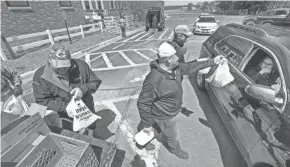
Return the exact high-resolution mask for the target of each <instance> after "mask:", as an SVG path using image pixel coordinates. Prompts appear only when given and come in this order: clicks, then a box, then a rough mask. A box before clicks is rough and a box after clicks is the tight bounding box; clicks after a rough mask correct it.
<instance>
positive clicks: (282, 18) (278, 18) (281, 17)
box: [273, 9, 287, 25]
mask: <svg viewBox="0 0 290 167" xmlns="http://www.w3.org/2000/svg"><path fill="white" fill-rule="evenodd" d="M286 16H287V10H282V9H281V10H276V12H275V18H274V19H273V24H274V25H284V24H285V22H286Z"/></svg>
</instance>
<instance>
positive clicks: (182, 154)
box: [173, 150, 189, 159]
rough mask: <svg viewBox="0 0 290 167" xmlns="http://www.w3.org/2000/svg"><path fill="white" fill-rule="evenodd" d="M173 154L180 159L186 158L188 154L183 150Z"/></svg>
mask: <svg viewBox="0 0 290 167" xmlns="http://www.w3.org/2000/svg"><path fill="white" fill-rule="evenodd" d="M173 154H175V155H176V156H177V157H179V158H180V159H188V158H189V154H188V153H187V152H185V151H183V150H180V151H179V152H177V153H173Z"/></svg>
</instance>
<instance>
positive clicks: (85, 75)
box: [32, 43, 102, 128]
mask: <svg viewBox="0 0 290 167" xmlns="http://www.w3.org/2000/svg"><path fill="white" fill-rule="evenodd" d="M101 83H102V81H101V80H100V79H99V78H98V77H97V76H96V75H95V73H94V72H93V71H92V70H91V69H90V67H89V66H88V64H87V63H85V62H84V61H82V60H79V59H72V58H71V55H70V52H69V51H68V49H66V48H65V47H64V46H62V45H60V44H58V43H56V44H54V45H52V46H51V47H50V48H49V51H48V62H47V63H46V64H45V65H44V66H43V67H40V68H39V69H37V71H36V72H35V74H34V77H33V84H32V86H33V93H34V97H35V100H36V103H38V104H40V105H43V106H47V110H52V111H54V112H53V113H52V114H49V115H48V116H46V117H45V118H44V120H45V121H46V123H47V124H48V125H51V126H57V127H61V125H62V124H61V123H60V120H63V119H66V120H72V118H70V117H69V116H68V113H67V111H66V107H67V105H68V103H69V102H70V101H71V99H72V98H74V99H76V100H78V99H82V100H83V102H84V103H85V104H86V106H87V107H88V108H89V109H90V110H91V111H92V112H93V113H94V112H95V108H94V101H93V96H92V93H94V92H96V91H97V89H98V88H99V86H100V84H101ZM61 128H62V127H61ZM89 128H94V125H91V126H90V127H89Z"/></svg>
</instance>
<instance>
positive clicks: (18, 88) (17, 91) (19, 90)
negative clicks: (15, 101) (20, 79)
mask: <svg viewBox="0 0 290 167" xmlns="http://www.w3.org/2000/svg"><path fill="white" fill-rule="evenodd" d="M13 91H14V95H15V96H16V97H17V96H19V95H22V93H23V91H22V88H21V86H15V88H14V90H13Z"/></svg>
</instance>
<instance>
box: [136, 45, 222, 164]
mask: <svg viewBox="0 0 290 167" xmlns="http://www.w3.org/2000/svg"><path fill="white" fill-rule="evenodd" d="M176 53H177V52H176V50H175V48H174V47H173V46H172V45H171V44H169V43H168V42H164V43H162V44H161V45H160V46H159V48H158V51H157V56H158V59H157V60H155V61H152V62H151V63H150V68H151V70H150V72H149V74H148V75H147V76H146V78H145V80H144V82H143V86H142V90H141V93H140V95H139V98H138V101H137V108H138V111H139V115H140V118H141V121H140V123H139V125H138V127H137V129H138V131H141V130H143V131H144V132H145V133H155V137H156V138H157V140H158V141H163V144H165V146H166V148H167V149H168V151H170V152H171V153H173V154H175V155H176V156H177V157H179V158H181V159H188V158H189V154H188V153H187V152H185V151H183V150H182V149H181V147H180V145H179V141H178V140H177V130H176V119H175V117H176V115H177V114H178V113H179V112H180V111H181V105H182V96H183V91H182V84H181V77H182V76H183V75H187V74H189V73H192V72H195V71H197V70H200V69H203V68H207V67H209V66H213V65H215V64H219V63H220V61H221V60H222V57H221V56H216V57H215V58H214V59H210V60H206V61H196V60H194V61H191V62H188V63H179V62H178V59H179V58H178V56H177V55H176ZM155 125H157V126H158V127H159V128H160V129H161V131H162V133H160V134H157V132H156V130H155V127H154V126H155ZM153 127H154V128H153ZM161 139H163V140H161ZM145 148H146V149H147V150H153V149H155V146H154V145H153V144H152V143H149V144H147V145H146V146H145Z"/></svg>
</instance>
